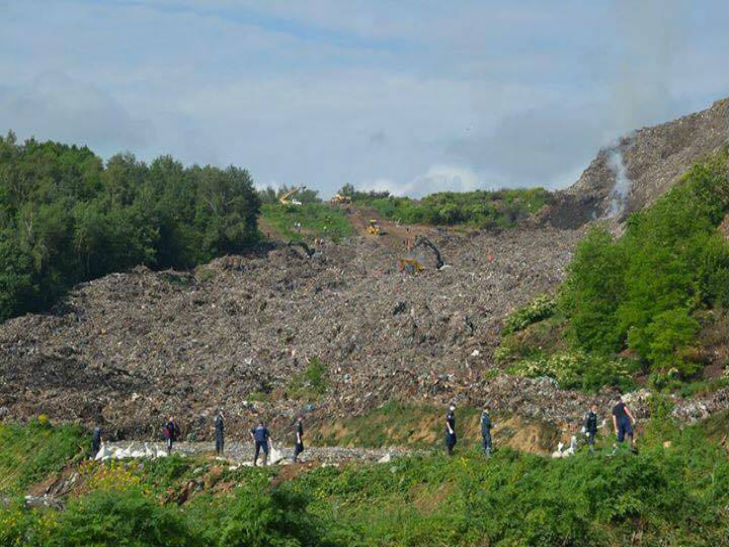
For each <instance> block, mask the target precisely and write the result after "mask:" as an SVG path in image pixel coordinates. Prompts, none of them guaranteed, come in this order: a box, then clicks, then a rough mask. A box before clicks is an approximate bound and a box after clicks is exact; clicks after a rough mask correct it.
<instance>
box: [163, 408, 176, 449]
mask: <svg viewBox="0 0 729 547" xmlns="http://www.w3.org/2000/svg"><path fill="white" fill-rule="evenodd" d="M163 432H164V436H165V441H166V442H167V453H168V454H169V453H171V452H172V445H173V443H174V442H175V441H176V440H177V437H179V435H180V428H179V427H178V426H177V424H176V423H175V417H174V416H170V418H169V419H168V420H167V423H166V424H165V427H164V430H163Z"/></svg>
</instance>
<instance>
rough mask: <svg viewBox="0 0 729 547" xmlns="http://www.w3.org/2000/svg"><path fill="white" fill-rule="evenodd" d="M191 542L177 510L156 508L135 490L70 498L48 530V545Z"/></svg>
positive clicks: (152, 502)
mask: <svg viewBox="0 0 729 547" xmlns="http://www.w3.org/2000/svg"><path fill="white" fill-rule="evenodd" d="M193 539H194V536H193V534H192V532H191V530H190V529H189V528H188V526H187V524H186V522H185V520H184V517H183V515H182V513H181V512H180V511H179V510H178V509H177V508H174V507H163V506H160V505H158V504H157V503H155V502H154V501H152V500H150V499H148V498H147V497H145V496H144V495H143V493H142V492H141V490H139V489H138V488H129V489H126V490H117V489H115V490H97V491H94V492H91V493H90V494H88V495H87V496H84V497H82V498H75V499H72V500H71V501H70V503H69V504H68V507H67V508H66V510H65V511H63V512H62V513H60V515H59V517H58V521H57V523H56V524H55V526H54V527H53V528H52V531H51V533H50V540H49V544H51V545H57V546H59V547H63V546H69V547H75V546H78V545H130V546H132V545H138V546H140V547H146V546H149V545H160V546H164V545H170V546H179V545H189V544H191V543H192V541H193Z"/></svg>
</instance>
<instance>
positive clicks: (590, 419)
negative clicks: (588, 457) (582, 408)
mask: <svg viewBox="0 0 729 547" xmlns="http://www.w3.org/2000/svg"><path fill="white" fill-rule="evenodd" d="M585 435H587V446H589V447H590V454H593V453H594V452H595V436H596V435H597V405H596V404H594V403H593V405H592V407H591V408H590V412H588V413H587V416H586V417H585Z"/></svg>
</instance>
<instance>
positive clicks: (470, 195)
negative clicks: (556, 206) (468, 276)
mask: <svg viewBox="0 0 729 547" xmlns="http://www.w3.org/2000/svg"><path fill="white" fill-rule="evenodd" d="M339 193H340V194H342V195H347V196H350V197H351V198H352V201H353V203H356V204H360V205H369V206H372V207H374V208H375V209H377V211H378V212H379V213H380V214H381V215H382V216H383V217H385V218H388V219H391V220H396V221H399V222H403V223H406V224H435V225H447V226H453V225H458V224H468V225H472V226H476V227H481V228H491V227H502V228H505V227H510V226H514V225H515V224H517V223H518V222H519V221H521V220H524V219H526V218H527V217H529V215H531V214H532V213H535V212H537V211H539V209H541V208H542V207H543V206H544V205H545V204H546V203H547V202H548V200H549V198H550V194H549V192H548V191H547V190H544V189H543V188H530V189H513V190H496V191H486V190H476V191H473V192H438V193H436V194H430V195H428V196H426V197H424V198H423V199H421V200H414V199H411V198H407V197H395V196H390V195H389V194H387V192H358V191H356V190H354V188H353V187H352V186H351V185H345V186H344V187H343V188H342V189H341V190H340V191H339Z"/></svg>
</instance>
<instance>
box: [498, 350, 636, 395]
mask: <svg viewBox="0 0 729 547" xmlns="http://www.w3.org/2000/svg"><path fill="white" fill-rule="evenodd" d="M634 368H635V367H634V365H633V364H632V363H631V362H629V361H627V360H624V359H616V360H611V359H608V358H606V357H601V356H596V355H590V354H587V353H584V352H580V351H576V352H559V353H555V354H552V355H550V356H548V357H545V356H540V357H536V358H533V359H526V360H523V361H520V362H518V363H517V364H516V365H514V367H512V372H514V373H515V374H518V375H520V376H526V377H528V378H538V377H541V376H546V377H549V378H553V379H554V380H556V381H557V383H558V384H559V385H560V387H562V388H565V389H572V388H578V389H584V390H588V391H595V390H597V389H599V388H600V387H602V386H604V385H611V386H616V387H620V388H623V389H625V388H627V387H629V386H631V385H632V384H633V382H632V373H633V372H634Z"/></svg>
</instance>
